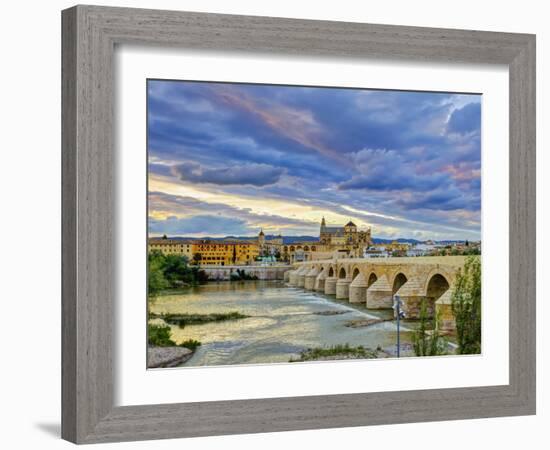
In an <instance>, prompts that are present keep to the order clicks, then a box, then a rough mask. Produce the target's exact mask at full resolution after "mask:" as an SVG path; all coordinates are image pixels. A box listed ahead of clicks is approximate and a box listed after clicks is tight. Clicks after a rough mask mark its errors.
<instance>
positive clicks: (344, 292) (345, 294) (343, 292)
mask: <svg viewBox="0 0 550 450" xmlns="http://www.w3.org/2000/svg"><path fill="white" fill-rule="evenodd" d="M350 284H351V280H348V279H347V278H339V279H338V281H337V282H336V298H337V299H342V300H343V299H348V298H349V285H350Z"/></svg>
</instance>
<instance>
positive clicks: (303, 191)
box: [147, 79, 482, 368]
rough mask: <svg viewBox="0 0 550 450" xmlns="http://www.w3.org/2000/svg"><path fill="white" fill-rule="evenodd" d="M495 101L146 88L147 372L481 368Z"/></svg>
mask: <svg viewBox="0 0 550 450" xmlns="http://www.w3.org/2000/svg"><path fill="white" fill-rule="evenodd" d="M481 100H482V96H481V95H480V94H475V93H445V92H415V91H398V90H371V89H359V88H353V89H352V88H340V87H317V86H315V87H310V86H286V85H285V86H281V85H267V84H245V83H220V82H201V81H185V80H162V79H148V80H147V152H148V179H147V183H148V192H147V197H148V198H147V202H148V217H147V230H148V243H147V258H148V294H147V295H148V298H147V308H148V313H147V318H148V323H147V336H148V338H147V339H148V346H147V352H148V354H147V366H148V368H161V367H179V366H181V367H191V366H218V365H239V364H272V363H299V362H310V361H332V360H348V359H369V358H395V357H419V356H443V355H464V354H481V351H482V346H481V256H480V255H481V224H480V220H481V104H482V101H481Z"/></svg>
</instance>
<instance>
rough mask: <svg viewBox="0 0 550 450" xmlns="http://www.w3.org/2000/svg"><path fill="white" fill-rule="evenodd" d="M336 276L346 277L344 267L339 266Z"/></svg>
mask: <svg viewBox="0 0 550 450" xmlns="http://www.w3.org/2000/svg"><path fill="white" fill-rule="evenodd" d="M338 278H346V268H345V267H344V266H342V267H340V270H339V271H338Z"/></svg>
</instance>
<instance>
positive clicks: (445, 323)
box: [435, 289, 456, 331]
mask: <svg viewBox="0 0 550 450" xmlns="http://www.w3.org/2000/svg"><path fill="white" fill-rule="evenodd" d="M435 314H436V317H437V318H438V319H439V329H440V330H442V331H452V330H456V320H455V316H454V314H453V308H452V303H451V289H447V291H446V292H445V293H444V294H443V295H442V296H441V297H439V298H438V299H437V301H436V302H435Z"/></svg>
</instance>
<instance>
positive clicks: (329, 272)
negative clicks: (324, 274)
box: [328, 266, 334, 277]
mask: <svg viewBox="0 0 550 450" xmlns="http://www.w3.org/2000/svg"><path fill="white" fill-rule="evenodd" d="M328 276H329V277H333V276H334V267H332V266H330V267H329V269H328Z"/></svg>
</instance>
